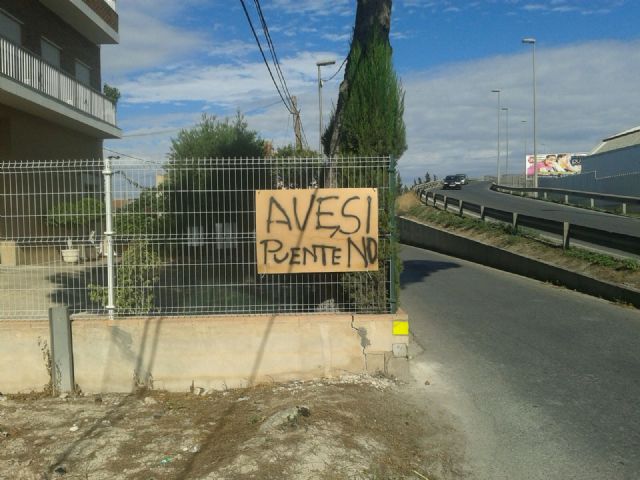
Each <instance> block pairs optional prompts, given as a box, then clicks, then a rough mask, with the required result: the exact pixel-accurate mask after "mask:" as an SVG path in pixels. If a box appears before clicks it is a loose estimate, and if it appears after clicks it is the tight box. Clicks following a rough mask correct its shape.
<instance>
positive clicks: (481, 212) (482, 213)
mask: <svg viewBox="0 0 640 480" xmlns="http://www.w3.org/2000/svg"><path fill="white" fill-rule="evenodd" d="M480 220H482V221H484V205H480Z"/></svg>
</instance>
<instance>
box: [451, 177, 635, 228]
mask: <svg viewBox="0 0 640 480" xmlns="http://www.w3.org/2000/svg"><path fill="white" fill-rule="evenodd" d="M490 186H491V183H490V182H474V183H470V184H469V185H465V186H464V187H462V189H461V190H446V194H447V196H450V197H452V198H458V199H460V200H464V201H467V202H472V203H477V204H479V205H484V206H486V207H491V208H498V209H502V210H508V211H512V212H517V213H521V214H524V215H531V216H536V217H541V218H546V219H549V220H557V221H561V222H570V223H573V224H576V225H582V226H586V227H593V228H599V229H601V230H606V231H609V232H616V233H626V234H628V235H635V236H638V237H640V219H638V218H630V217H622V216H620V215H611V214H608V213H603V212H597V211H593V210H588V209H585V208H577V207H570V206H567V205H561V204H558V203H552V202H545V201H541V200H535V199H528V198H522V197H517V196H515V195H510V194H507V193H499V192H494V191H493V190H490V189H489V187H490ZM438 192H439V193H445V191H443V190H439V191H438Z"/></svg>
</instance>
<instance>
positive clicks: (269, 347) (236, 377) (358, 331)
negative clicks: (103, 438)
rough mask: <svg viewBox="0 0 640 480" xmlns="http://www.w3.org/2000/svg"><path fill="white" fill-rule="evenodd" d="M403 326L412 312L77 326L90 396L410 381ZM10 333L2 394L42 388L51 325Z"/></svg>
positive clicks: (24, 326) (6, 331) (0, 378)
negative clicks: (376, 375) (362, 378)
mask: <svg viewBox="0 0 640 480" xmlns="http://www.w3.org/2000/svg"><path fill="white" fill-rule="evenodd" d="M398 320H402V321H406V320H407V316H406V314H404V313H398V314H396V315H355V316H353V315H347V314H337V315H300V316H293V315H291V316H278V315H274V316H266V315H260V316H245V317H242V316H236V317H232V316H224V317H148V318H123V319H118V320H113V321H109V320H108V319H97V318H96V319H81V320H74V321H73V322H72V331H73V345H74V358H73V362H74V367H75V381H76V383H77V384H78V385H79V387H80V388H81V389H82V391H84V392H130V391H132V390H134V389H135V388H136V387H138V386H140V385H146V386H149V387H152V388H155V389H166V390H170V391H188V390H189V388H190V386H191V385H192V383H193V385H194V386H195V387H202V388H204V389H210V388H214V389H223V388H226V387H229V388H232V387H242V386H247V385H251V384H257V383H262V382H272V381H286V380H292V379H301V380H304V379H311V378H318V377H330V376H338V375H341V374H345V373H362V372H365V371H368V372H372V373H373V372H376V371H386V372H387V373H398V374H402V373H404V371H405V370H406V368H407V358H406V345H407V344H408V336H407V335H394V334H393V322H394V321H398ZM0 333H1V334H0V391H1V392H3V393H14V392H25V391H32V390H35V391H38V390H42V388H43V385H45V384H46V383H47V382H48V381H49V377H48V373H47V369H46V367H45V362H44V360H43V356H42V351H41V345H42V342H43V340H44V341H47V342H48V339H49V331H48V322H46V321H42V322H21V321H16V322H0ZM39 344H40V346H39ZM394 344H395V345H396V347H395V351H396V356H394V355H393V354H392V351H393V350H394ZM397 352H401V354H400V355H397ZM403 352H404V353H403Z"/></svg>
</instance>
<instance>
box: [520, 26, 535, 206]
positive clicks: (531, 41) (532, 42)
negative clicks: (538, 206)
mask: <svg viewBox="0 0 640 480" xmlns="http://www.w3.org/2000/svg"><path fill="white" fill-rule="evenodd" d="M522 43H524V44H526V45H531V61H532V66H533V188H538V156H537V155H538V151H537V148H536V147H537V145H536V39H535V38H523V39H522ZM536 195H537V194H536Z"/></svg>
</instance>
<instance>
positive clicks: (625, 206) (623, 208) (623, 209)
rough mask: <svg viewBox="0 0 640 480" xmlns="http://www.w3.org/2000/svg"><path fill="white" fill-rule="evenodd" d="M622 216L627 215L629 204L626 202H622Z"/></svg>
mask: <svg viewBox="0 0 640 480" xmlns="http://www.w3.org/2000/svg"><path fill="white" fill-rule="evenodd" d="M622 214H623V215H626V214H627V204H626V203H625V202H622Z"/></svg>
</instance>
